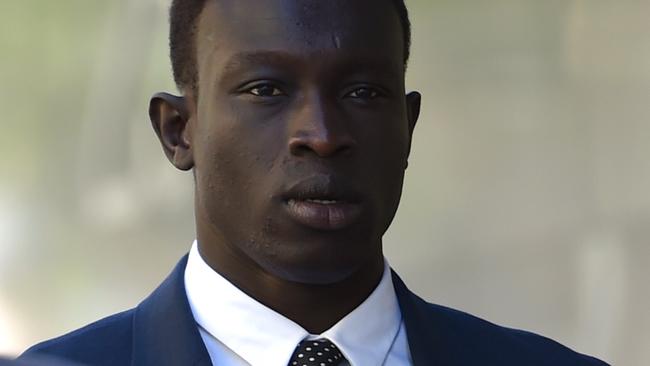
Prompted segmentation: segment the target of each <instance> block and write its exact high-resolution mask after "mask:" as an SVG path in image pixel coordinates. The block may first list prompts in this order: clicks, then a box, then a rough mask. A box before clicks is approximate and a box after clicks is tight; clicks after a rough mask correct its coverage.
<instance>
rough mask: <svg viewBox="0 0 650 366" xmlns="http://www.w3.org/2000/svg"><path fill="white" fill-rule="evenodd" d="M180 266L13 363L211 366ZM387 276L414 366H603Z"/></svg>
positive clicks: (551, 342)
mask: <svg viewBox="0 0 650 366" xmlns="http://www.w3.org/2000/svg"><path fill="white" fill-rule="evenodd" d="M186 263H187V256H185V257H184V258H183V259H182V260H181V261H180V262H179V263H178V264H177V265H176V268H174V270H173V271H172V273H171V274H170V275H169V277H167V279H166V280H165V281H164V282H163V283H162V284H161V285H160V286H159V287H158V288H157V289H156V290H155V291H154V292H153V293H152V294H151V295H150V296H149V297H147V298H146V299H145V300H144V301H142V303H140V304H139V305H138V306H137V307H136V308H134V309H131V310H127V311H125V312H122V313H119V314H115V315H112V316H110V317H107V318H105V319H102V320H99V321H97V322H95V323H92V324H90V325H88V326H86V327H84V328H81V329H79V330H76V331H73V332H71V333H69V334H66V335H64V336H61V337H59V338H55V339H52V340H49V341H45V342H43V343H40V344H37V345H35V346H33V347H31V348H30V349H28V350H27V351H26V352H25V353H24V354H23V355H21V357H20V359H27V358H28V357H30V356H39V355H40V356H43V355H46V356H54V357H59V358H63V359H68V360H71V361H74V362H78V363H82V364H86V365H102V366H103V365H106V366H122V365H124V366H126V365H131V366H167V365H169V366H172V365H183V366H209V365H211V361H210V356H209V355H208V351H207V350H206V348H205V346H204V344H203V340H202V339H201V336H200V334H199V331H198V328H197V325H196V323H195V321H194V318H193V317H192V312H191V310H190V306H189V303H188V301H187V297H186V295H185V284H184V271H185V265H186ZM392 275H393V283H394V286H395V291H396V293H397V297H398V301H399V305H400V309H401V311H402V315H403V319H404V324H405V327H406V333H407V338H408V344H409V349H410V352H411V358H412V360H413V364H414V365H416V366H434V365H437V366H460V365H481V366H487V365H499V366H506V365H517V366H523V365H526V366H538V365H539V366H541V365H548V366H560V365H606V363H604V362H602V361H599V360H597V359H595V358H592V357H589V356H585V355H582V354H579V353H576V352H574V351H572V350H570V349H569V348H566V347H564V346H562V345H561V344H559V343H557V342H555V341H553V340H550V339H548V338H544V337H542V336H539V335H536V334H533V333H529V332H525V331H521V330H516V329H510V328H504V327H501V326H498V325H495V324H492V323H490V322H487V321H485V320H482V319H479V318H477V317H474V316H472V315H469V314H466V313H463V312H460V311H457V310H453V309H450V308H447V307H443V306H439V305H434V304H429V303H427V302H426V301H424V300H422V299H421V298H419V297H418V296H417V295H415V294H414V293H412V292H411V291H409V289H408V288H406V286H405V285H404V283H403V282H402V280H401V279H400V278H399V277H398V276H397V275H396V274H395V273H394V272H393V274H392ZM215 366H218V365H215ZM254 366H258V365H254ZM361 366H378V365H361Z"/></svg>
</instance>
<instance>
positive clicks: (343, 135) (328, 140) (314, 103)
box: [289, 95, 356, 158]
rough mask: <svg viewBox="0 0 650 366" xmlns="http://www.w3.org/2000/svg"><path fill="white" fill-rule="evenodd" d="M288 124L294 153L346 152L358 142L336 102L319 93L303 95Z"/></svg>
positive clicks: (350, 150)
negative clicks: (339, 111)
mask: <svg viewBox="0 0 650 366" xmlns="http://www.w3.org/2000/svg"><path fill="white" fill-rule="evenodd" d="M289 125H290V126H289V151H290V152H291V154H292V155H294V156H304V155H309V154H315V155H316V156H318V157H321V158H328V157H333V156H338V155H347V154H350V153H351V152H352V150H353V149H354V147H355V146H356V141H355V139H354V137H353V136H352V134H351V133H350V127H351V126H349V125H346V123H345V121H344V119H343V118H342V117H341V115H340V114H339V113H338V111H337V106H336V105H335V103H334V102H328V101H327V100H324V98H323V97H320V96H317V95H315V96H313V97H309V98H304V100H303V102H302V103H301V105H300V106H299V107H298V110H297V111H296V113H294V114H293V116H292V118H291V121H290V124H289Z"/></svg>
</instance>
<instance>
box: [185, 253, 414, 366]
mask: <svg viewBox="0 0 650 366" xmlns="http://www.w3.org/2000/svg"><path fill="white" fill-rule="evenodd" d="M185 289H186V293H187V298H188V300H189V303H190V307H191V309H192V314H193V315H194V319H195V320H196V322H197V323H198V324H199V325H200V326H201V327H202V328H203V329H205V330H206V331H207V332H208V333H210V334H211V335H212V336H213V337H215V338H216V339H218V340H219V341H220V342H221V343H223V344H224V345H225V346H226V347H228V348H230V349H231V350H232V351H233V352H235V353H236V354H238V355H239V356H240V357H242V358H243V359H244V360H246V362H248V363H250V364H251V365H270V366H275V365H277V366H285V365H287V363H288V361H289V358H290V357H291V355H292V354H293V352H294V350H295V348H296V346H297V344H298V342H300V341H301V340H302V339H305V338H307V339H315V338H328V339H329V340H331V341H332V342H334V344H336V345H337V346H338V347H339V350H341V352H342V353H343V354H344V355H345V357H346V358H347V360H348V361H349V362H350V365H352V366H358V365H381V364H382V363H383V362H384V359H385V358H386V356H387V354H388V352H389V351H390V349H391V346H392V344H393V341H394V339H395V337H396V335H397V333H398V331H399V327H400V324H401V313H400V310H399V305H398V302H397V296H396V294H395V289H394V288H393V283H392V278H391V276H390V268H389V266H388V263H386V262H385V267H384V274H383V276H382V278H381V281H380V282H379V284H378V285H377V287H376V288H375V290H374V291H373V292H372V293H371V294H370V296H369V297H368V298H367V299H366V300H364V302H363V303H361V305H359V306H358V307H357V308H356V309H354V310H353V311H352V312H351V313H349V314H348V315H346V316H345V317H344V318H343V319H341V320H340V321H339V322H338V323H336V324H335V325H334V326H333V327H331V328H330V329H328V330H327V331H325V332H324V333H323V334H320V335H310V334H309V333H308V332H307V331H306V330H305V329H303V328H302V327H301V326H300V325H298V324H296V323H295V322H293V321H292V320H290V319H288V318H286V317H285V316H283V315H281V314H279V313H277V312H275V311H274V310H272V309H270V308H268V307H266V306H265V305H263V304H261V303H260V302H258V301H256V300H255V299H253V298H252V297H250V296H248V295H247V294H246V293H244V292H243V291H241V290H240V289H239V288H237V287H236V286H235V285H233V284H232V283H231V282H229V281H228V280H226V279H225V278H224V277H222V276H221V275H220V274H218V273H217V272H215V271H214V270H213V269H212V268H211V267H210V266H208V264H207V263H205V261H204V260H203V258H201V255H200V253H199V251H198V245H197V242H196V241H194V243H193V244H192V249H191V250H190V254H189V257H188V261H187V267H186V268H185Z"/></svg>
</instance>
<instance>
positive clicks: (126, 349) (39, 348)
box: [19, 309, 134, 365]
mask: <svg viewBox="0 0 650 366" xmlns="http://www.w3.org/2000/svg"><path fill="white" fill-rule="evenodd" d="M133 316H134V310H133V309H131V310H127V311H124V312H121V313H118V314H115V315H111V316H109V317H106V318H104V319H101V320H98V321H96V322H94V323H91V324H89V325H86V326H85V327H83V328H80V329H77V330H75V331H72V332H70V333H68V334H65V335H62V336H60V337H57V338H54V339H50V340H47V341H44V342H42V343H39V344H36V345H34V346H32V347H31V348H29V349H28V350H26V351H25V352H24V353H23V354H22V355H21V356H20V357H19V359H29V358H31V357H41V356H48V357H58V358H60V359H66V360H70V361H75V362H79V363H88V364H93V365H121V364H128V363H129V362H130V361H129V360H130V353H131V349H132V339H131V338H132V324H133Z"/></svg>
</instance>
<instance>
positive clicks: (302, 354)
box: [288, 339, 345, 366]
mask: <svg viewBox="0 0 650 366" xmlns="http://www.w3.org/2000/svg"><path fill="white" fill-rule="evenodd" d="M344 360H345V357H343V354H342V353H341V351H339V349H338V348H337V347H336V346H335V345H334V343H332V342H330V341H329V340H327V339H316V340H312V341H308V340H304V341H302V342H300V343H298V347H296V350H295V351H294V352H293V355H292V356H291V359H290V360H289V365H288V366H337V365H339V364H340V363H341V362H343V361H344Z"/></svg>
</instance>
